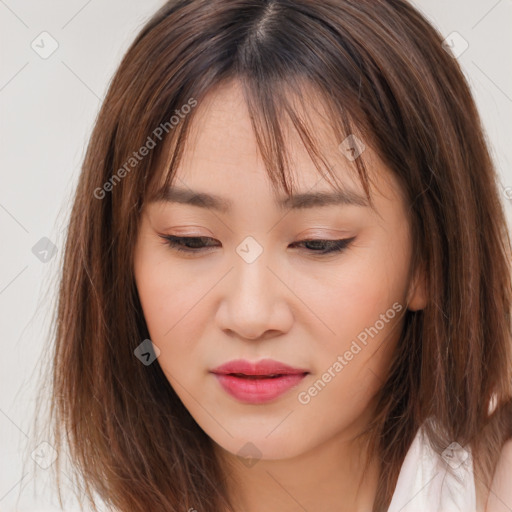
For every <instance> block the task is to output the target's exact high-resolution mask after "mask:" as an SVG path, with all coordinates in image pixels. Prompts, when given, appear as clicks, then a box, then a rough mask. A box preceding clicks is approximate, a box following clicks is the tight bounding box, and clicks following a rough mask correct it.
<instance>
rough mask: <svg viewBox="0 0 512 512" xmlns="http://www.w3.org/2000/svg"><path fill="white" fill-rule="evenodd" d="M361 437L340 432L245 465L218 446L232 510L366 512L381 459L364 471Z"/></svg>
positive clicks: (373, 462) (376, 479)
mask: <svg viewBox="0 0 512 512" xmlns="http://www.w3.org/2000/svg"><path fill="white" fill-rule="evenodd" d="M365 444H366V443H364V441H362V440H353V439H350V437H349V436H347V432H343V433H341V434H338V435H336V436H334V437H331V438H329V439H328V440H326V441H325V442H324V443H322V444H321V445H317V446H315V448H314V449H312V450H309V451H308V452H304V453H301V454H300V455H298V456H296V457H292V458H289V459H279V460H268V459H266V460H263V459H262V460H259V461H257V462H256V463H255V464H254V465H252V466H247V465H246V464H244V463H243V462H241V460H240V459H239V458H238V457H236V456H235V455H233V454H231V453H229V452H227V451H226V450H223V449H222V448H220V447H219V446H218V445H217V446H216V450H217V451H218V452H219V455H220V460H221V461H222V462H221V464H222V466H223V467H224V468H225V473H226V475H227V482H228V494H229V496H230V498H231V500H232V503H233V505H234V507H235V510H237V511H239V510H243V511H244V512H259V511H261V510H280V512H304V510H322V511H323V512H368V511H371V510H372V505H373V501H374V498H375V493H376V489H377V483H378V477H379V464H378V462H377V461H376V460H374V461H372V462H371V463H370V465H369V467H368V469H367V471H366V472H365V467H364V462H365V458H366V448H365Z"/></svg>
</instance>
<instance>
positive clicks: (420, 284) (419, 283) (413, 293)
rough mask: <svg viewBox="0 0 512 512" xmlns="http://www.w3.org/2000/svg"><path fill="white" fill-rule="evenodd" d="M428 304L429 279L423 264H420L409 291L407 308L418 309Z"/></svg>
mask: <svg viewBox="0 0 512 512" xmlns="http://www.w3.org/2000/svg"><path fill="white" fill-rule="evenodd" d="M426 305H427V279H426V273H425V269H424V267H423V265H419V266H418V268H417V270H416V273H415V275H414V276H413V278H412V279H411V281H410V284H409V290H408V292H407V309H409V310H410V311H418V310H420V309H424V308H425V307H426Z"/></svg>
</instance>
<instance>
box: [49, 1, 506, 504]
mask: <svg viewBox="0 0 512 512" xmlns="http://www.w3.org/2000/svg"><path fill="white" fill-rule="evenodd" d="M509 258H510V242H509V238H508V233H507V227H506V224H505V219H504V215H503V211H502V208H501V205H500V201H499V195H498V190H497V186H496V173H495V170H494V168H493V164H492V162H491V159H490V157H489V152H488V149H487V147H486V144H485V141H484V136H483V134H482V128H481V124H480V120H479V117H478V113H477V111H476V108H475V104H474V102H473V99H472V97H471V94H470V91H469V88H468V85H467V83H466V81H465V79H464V76H463V74H462V72H461V70H460V68H459V66H458V64H457V62H456V60H455V59H453V57H452V56H451V55H450V54H449V53H447V51H446V50H445V49H444V48H443V45H442V37H441V36H440V34H439V33H438V32H436V30H435V29H434V28H432V27H431V26H430V25H429V24H428V22H427V21H426V20H425V19H424V18H423V17H422V16H421V15H420V14H419V13H418V12H417V11H416V10H415V9H414V8H413V7H412V6H411V5H409V4H408V3H406V2H405V1H403V0H388V1H384V0H377V1H372V2H370V1H355V0H327V1H324V2H316V1H313V0H298V1H293V2H292V1H287V0H269V1H248V0H233V1H227V0H209V1H204V0H185V1H170V2H167V3H166V4H165V5H164V6H163V7H162V8H161V9H160V10H159V11H158V12H157V13H156V14H155V15H154V17H153V18H152V19H151V20H150V21H149V22H148V23H147V24H146V26H145V27H144V28H143V29H142V30H141V32H140V34H139V35H138V36H137V37H136V39H135V41H134V43H133V44H132V46H131V47H130V48H129V50H128V52H127V53H126V55H125V57H124V59H123V61H122V63H121V65H120V66H119V69H118V70H117V72H116V75H115V77H114V79H113V81H112V83H111V85H110V88H109V91H108V94H107V96H106V98H105V100H104V103H103V106H102V109H101V112H100V114H99V117H98V119H97V122H96V126H95V129H94V133H93V134H92V137H91V141H90V144H89V147H88V151H87V155H86V158H85V162H84V165H83V170H82V174H81V177H80V181H79V184H78V188H77V192H76V197H75V200H74V204H73V209H72V215H71V221H70V226H69V231H68V235H67V245H66V253H65V259H64V267H63V274H62V280H61V288H60V295H59V307H58V311H57V316H56V319H55V333H54V335H55V347H54V350H53V351H52V358H53V359H52V365H53V402H52V409H51V413H52V416H51V419H52V420H53V422H52V424H51V425H52V426H51V431H50V433H49V437H48V438H49V439H50V438H51V439H52V445H53V446H54V447H56V448H57V447H62V449H64V448H65V447H68V448H69V450H70V455H71V460H72V462H73V465H74V469H76V479H77V484H78V482H81V483H83V484H84V485H85V491H86V493H85V494H86V496H87V497H88V498H89V499H90V500H91V501H92V500H93V493H97V495H98V496H99V497H100V498H101V499H102V500H103V501H104V502H105V503H106V504H108V505H110V506H111V507H113V508H114V509H115V510H119V511H130V512H134V511H147V510H151V511H156V510H166V511H170V510H173V511H178V510H189V511H190V510H197V511H212V512H213V511H216V512H227V511H238V510H244V511H247V512H253V511H256V510H278V509H279V510H281V511H283V510H286V511H296V510H309V511H311V510H324V511H330V510H333V511H334V510H336V511H363V510H364V511H369V510H372V511H373V512H377V511H385V510H389V511H390V512H396V511H398V510H401V511H402V512H407V511H409V510H425V511H426V510H428V511H429V512H435V511H441V510H461V511H462V510H464V511H465V512H467V511H469V510H479V511H483V510H488V511H491V510H492V511H495V510H501V509H500V508H499V507H502V506H504V504H505V505H507V506H508V507H512V499H511V498H510V491H509V490H508V489H507V486H506V481H507V479H508V480H510V476H511V464H512V462H511V458H512V457H511V455H510V452H511V448H510V441H509V442H508V443H507V440H509V439H510V438H512V398H511V397H512V389H511V388H512V376H511V366H512V365H511V363H512V345H511V333H510V306H511V287H510V283H511V281H510V265H509V261H510V260H509ZM59 464H60V463H59ZM58 467H59V465H57V468H58ZM507 493H508V495H507ZM507 501H508V503H507ZM504 510H506V509H504Z"/></svg>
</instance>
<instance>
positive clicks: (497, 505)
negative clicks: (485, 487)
mask: <svg viewBox="0 0 512 512" xmlns="http://www.w3.org/2000/svg"><path fill="white" fill-rule="evenodd" d="M510 510H512V439H510V440H508V441H507V442H506V443H505V444H504V445H503V449H502V451H501V455H500V458H499V460H498V464H497V465H496V470H495V472H494V476H493V480H492V484H491V488H490V492H489V497H488V499H487V505H486V508H485V512H510Z"/></svg>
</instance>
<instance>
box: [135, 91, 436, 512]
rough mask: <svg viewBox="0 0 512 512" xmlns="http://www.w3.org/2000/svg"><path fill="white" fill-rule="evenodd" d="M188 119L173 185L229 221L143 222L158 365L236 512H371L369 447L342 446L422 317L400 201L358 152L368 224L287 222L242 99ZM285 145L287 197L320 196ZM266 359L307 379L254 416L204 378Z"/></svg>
mask: <svg viewBox="0 0 512 512" xmlns="http://www.w3.org/2000/svg"><path fill="white" fill-rule="evenodd" d="M315 108H316V109H317V110H314V111H313V110H312V111H311V112H310V115H311V119H312V120H313V123H314V131H313V133H314V134H316V135H318V134H319V135H320V137H319V141H320V142H321V143H322V146H323V147H322V150H323V155H324V156H325V157H326V158H327V160H328V161H329V162H330V163H331V164H332V166H333V167H334V169H335V171H336V175H337V176H339V178H340V180H341V181H342V182H343V184H344V186H346V187H347V188H350V189H351V190H353V191H355V192H357V193H359V194H360V195H363V196H364V192H363V189H362V186H361V184H360V183H359V181H358V179H357V178H355V177H354V168H353V163H351V162H350V161H349V160H348V159H347V158H346V157H345V156H344V155H343V154H342V153H341V151H340V150H339V149H338V145H339V143H340V142H341V141H340V140H337V139H336V137H335V136H334V135H333V134H332V133H331V131H330V130H329V127H328V126H326V123H325V120H324V119H325V115H324V114H325V113H324V112H323V111H322V109H321V107H320V106H319V104H318V103H315ZM196 114H197V117H196V118H195V119H194V121H193V123H192V131H191V133H190V135H191V138H190V139H189V140H188V141H187V145H186V147H185V152H184V159H183V160H182V162H181V165H180V168H179V169H178V172H177V179H176V182H175V183H176V184H177V185H179V186H180V187H188V188H190V189H193V190H199V191H203V192H208V193H214V194H217V195H220V196H223V197H225V198H228V199H230V200H232V201H233V206H232V211H230V212H229V213H222V212H218V211H214V210H212V209H207V208H200V207H197V206H191V205H185V204H177V203H167V202H152V203H149V204H147V205H146V206H145V208H144V210H143V215H142V217H141V223H140V228H139V236H138V240H137V244H136V247H135V254H134V271H135V278H136V284H137V288H138V292H139V296H140V299H141V304H142V307H143V311H144V315H145V318H146V323H147V325H148V329H149V332H150V336H151V339H152V341H153V343H154V344H155V345H156V346H157V347H158V348H159V350H160V355H159V357H158V363H159V364H160V366H161V367H162V370H163V371H164V373H165V375H166V377H167V379H168V381H169V383H170V384H171V385H172V387H173V388H174V390H175V391H176V393H177V394H178V396H179V397H180V399H181V400H182V402H183V403H184V405H185V406H186V408H187V409H188V410H189V411H190V413H191V415H192V416H193V417H194V419H195V420H196V421H197V423H198V424H199V425H200V426H201V428H202V429H203V430H204V431H205V432H206V433H207V434H208V436H209V437H210V438H211V439H212V440H213V441H214V446H215V449H216V451H217V453H218V456H219V458H220V460H221V461H223V463H224V464H225V468H226V472H227V473H228V474H229V482H228V485H229V490H230V493H231V496H232V498H233V501H234V503H235V505H236V507H237V510H243V511H245V512H256V511H261V510H281V511H282V512H292V511H293V512H295V511H303V510H304V509H306V510H322V511H324V512H334V511H337V512H340V511H341V512H343V511H347V512H348V511H350V512H360V511H368V510H371V504H372V502H373V498H374V496H375V490H376V482H377V477H378V474H379V473H378V472H379V466H378V461H372V464H371V467H370V470H369V472H368V474H366V475H365V477H364V479H363V478H362V477H363V473H362V469H363V467H362V459H363V455H364V453H365V447H364V444H363V443H358V442H356V441H354V439H353V438H354V436H355V435H357V433H359V432H360V431H361V430H362V429H363V428H364V427H365V425H366V424H367V422H368V421H369V419H370V418H371V416H372V414H373V401H372V397H373V396H374V394H375V393H376V392H377V391H378V389H379V388H380V386H381V385H382V382H383V378H384V377H385V375H386V372H387V370H388V368H389V364H390V358H391V356H392V354H393V350H394V347H395V346H396V342H397V340H398V338H399V335H400V332H401V329H402V326H403V313H404V312H405V308H406V307H407V308H409V309H411V310H417V309H421V308H423V307H425V304H426V297H425V290H424V286H423V282H424V281H423V279H422V276H421V275H419V274H417V275H412V274H411V272H410V270H411V267H410V262H411V252H412V246H411V238H410V226H409V223H408V217H407V213H406V204H405V201H404V198H403V197H402V194H401V190H400V188H399V185H398V183H397V182H396V181H395V179H394V178H393V176H392V175H391V173H390V172H389V170H388V169H387V168H386V167H385V166H384V165H383V163H382V162H381V161H380V160H379V158H378V157H377V155H376V154H375V153H374V152H373V151H372V149H371V148H370V147H369V146H367V147H366V150H365V152H364V158H365V162H366V163H367V165H368V167H369V171H370V173H371V178H372V180H373V183H374V185H375V187H374V188H373V198H374V201H375V205H376V210H377V211H376V212H375V211H373V210H372V209H370V208H364V207H361V206H354V205H333V206H327V207H326V206H324V207H318V208H311V209H302V210H297V211H288V212H287V213H286V212H284V211H283V210H281V209H279V207H278V206H276V204H275V202H274V201H275V199H276V192H274V191H273V189H272V187H271V185H270V180H269V179H268V177H267V174H266V171H265V168H264V165H263V162H262V160H261V157H260V155H259V153H258V150H257V145H256V140H255V137H254V134H253V132H252V128H251V124H250V119H249V114H248V111H247V108H246V106H245V103H244V100H243V98H242V93H241V90H240V88H239V86H238V84H237V83H236V82H232V83H230V84H229V85H226V86H224V87H222V88H220V89H218V90H216V91H215V93H212V94H211V95H210V97H209V98H208V99H207V101H203V102H201V103H200V104H199V105H198V106H197V111H196ZM286 143H287V147H289V148H290V151H291V154H292V155H293V161H294V164H293V167H292V168H293V169H294V170H296V174H295V176H296V181H297V189H298V191H299V192H303V191H311V189H313V190H315V191H320V190H321V191H331V190H332V187H331V185H330V184H329V183H328V182H326V181H325V180H323V179H321V177H320V175H319V173H318V171H316V170H315V167H314V164H313V162H312V161H311V159H310V158H309V156H308V154H307V152H306V150H305V148H304V147H303V146H302V144H301V142H300V139H299V137H298V135H297V134H296V133H294V132H293V131H292V130H289V131H288V132H287V139H286ZM285 213H286V215H285ZM162 234H165V235H169V234H174V235H177V236H204V237H211V238H213V239H214V241H216V244H217V245H216V246H215V247H214V248H212V249H206V250H204V252H202V253H198V254H197V255H192V256H189V255H187V254H186V253H179V252H177V251H176V250H174V249H172V248H171V247H169V246H168V245H166V243H165V241H164V240H163V239H162V238H161V237H160V236H159V235H162ZM247 236H252V237H253V238H254V239H255V240H256V241H257V242H258V244H259V245H260V246H261V247H262V248H263V252H262V254H261V255H260V256H259V257H258V258H257V259H256V260H255V261H254V262H252V263H250V264H249V263H247V262H246V261H244V260H243V259H242V258H241V257H240V256H239V254H238V253H237V252H236V248H237V247H238V246H239V244H240V243H241V242H242V241H243V240H244V239H245V238H246V237H247ZM353 236H355V237H356V238H355V240H354V241H353V242H352V244H351V245H350V246H348V247H347V248H346V249H345V250H344V251H342V252H340V253H333V254H329V255H327V256H319V255H315V254H313V252H312V251H311V249H310V250H309V252H308V249H307V247H292V246H291V245H292V244H293V243H295V242H298V241H301V240H305V239H311V238H314V239H319V240H336V239H342V238H349V237H353ZM395 302H396V303H398V304H400V305H402V307H403V309H402V311H401V312H400V313H399V314H397V315H396V316H395V317H394V319H392V320H389V321H388V322H387V323H384V327H383V328H381V330H379V332H378V334H377V335H375V336H374V337H373V338H368V343H367V345H366V346H364V348H363V349H362V350H361V351H360V352H359V353H358V354H357V355H356V356H354V357H353V359H352V360H350V361H349V362H348V364H347V365H346V366H345V367H344V368H343V370H342V371H340V372H338V373H336V376H335V377H334V378H332V379H331V380H330V382H328V383H327V384H326V385H325V387H324V388H323V389H322V390H321V392H319V393H318V394H317V395H316V396H314V397H311V400H310V401H309V403H307V404H303V403H300V402H299V400H298V395H299V393H300V392H304V391H307V390H308V388H310V387H311V386H312V385H313V383H314V382H315V381H317V380H318V379H319V378H321V377H322V375H323V374H324V373H325V372H326V371H327V370H328V368H330V367H332V366H333V363H334V362H335V361H336V360H337V357H338V355H342V354H344V353H345V352H346V351H347V350H348V349H349V348H350V346H351V343H352V341H353V340H356V337H357V335H358V334H360V333H361V332H362V331H364V329H365V328H369V327H370V326H374V325H375V323H376V321H377V320H379V318H381V317H380V315H382V314H385V313H386V311H387V310H389V309H390V308H392V305H393V304H394V303H395ZM267 357H268V358H273V359H276V360H278V361H282V362H285V363H287V364H289V365H291V366H294V367H301V368H306V369H308V371H309V372H310V373H309V375H307V376H306V378H305V379H304V380H303V381H302V382H301V384H300V385H299V386H298V387H296V388H294V389H292V390H290V391H288V392H287V393H286V394H284V395H281V396H280V397H278V398H277V399H275V400H274V401H272V402H270V403H266V404H258V405H251V404H244V403H241V402H238V401H237V400H235V399H234V398H232V397H231V396H230V395H228V394H227V393H226V392H225V391H223V389H222V388H221V387H220V385H219V383H218V382H217V380H216V378H215V377H214V376H213V375H212V374H211V373H209V371H210V370H211V369H213V368H215V367H216V366H218V365H220V364H221V363H224V362H226V361H229V360H232V359H237V358H245V359H249V360H251V361H256V360H259V359H262V358H267ZM248 442H250V443H252V445H254V446H256V447H257V449H258V450H259V457H258V458H257V460H256V461H255V464H253V465H251V466H250V467H249V465H247V464H246V463H245V461H244V459H243V458H242V457H241V456H239V455H238V453H239V451H240V450H241V449H242V448H243V447H244V445H246V443H248ZM242 453H243V452H242ZM359 483H361V486H360V487H359V488H358V485H359ZM277 507H279V508H277Z"/></svg>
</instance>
